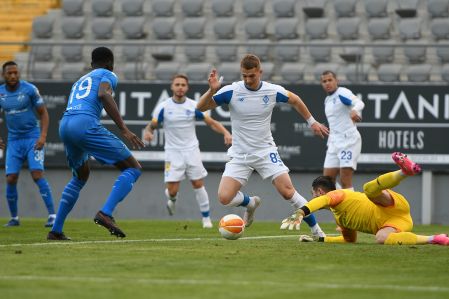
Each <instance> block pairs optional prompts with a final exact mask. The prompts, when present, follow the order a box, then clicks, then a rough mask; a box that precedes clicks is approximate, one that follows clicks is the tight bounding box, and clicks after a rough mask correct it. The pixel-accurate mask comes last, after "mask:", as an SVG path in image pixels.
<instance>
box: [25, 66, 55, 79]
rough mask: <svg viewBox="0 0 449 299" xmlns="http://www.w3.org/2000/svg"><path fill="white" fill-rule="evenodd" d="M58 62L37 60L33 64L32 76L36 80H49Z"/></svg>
mask: <svg viewBox="0 0 449 299" xmlns="http://www.w3.org/2000/svg"><path fill="white" fill-rule="evenodd" d="M55 67H56V63H55V62H53V61H35V62H34V63H32V65H31V71H30V73H31V77H32V79H35V80H48V79H52V78H53V72H54V70H55Z"/></svg>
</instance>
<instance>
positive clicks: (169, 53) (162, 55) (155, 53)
mask: <svg viewBox="0 0 449 299" xmlns="http://www.w3.org/2000/svg"><path fill="white" fill-rule="evenodd" d="M175 50H176V48H175V46H160V47H156V48H155V49H153V50H152V51H151V56H152V57H153V58H154V59H155V60H157V61H171V60H173V57H174V56H175Z"/></svg>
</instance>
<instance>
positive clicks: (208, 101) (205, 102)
mask: <svg viewBox="0 0 449 299" xmlns="http://www.w3.org/2000/svg"><path fill="white" fill-rule="evenodd" d="M207 82H208V83H209V89H208V90H207V91H206V92H205V93H204V94H203V95H202V96H201V98H200V100H199V101H198V104H197V105H196V108H197V109H198V110H200V111H202V112H204V111H207V110H210V109H213V108H215V107H217V103H215V101H214V100H213V99H212V96H213V95H214V94H215V93H216V92H217V91H218V90H219V89H220V87H221V82H220V80H219V78H218V72H217V70H216V69H212V71H211V72H210V74H209V78H208V79H207Z"/></svg>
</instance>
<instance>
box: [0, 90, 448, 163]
mask: <svg viewBox="0 0 449 299" xmlns="http://www.w3.org/2000/svg"><path fill="white" fill-rule="evenodd" d="M35 84H36V86H37V87H38V88H39V90H40V92H41V94H42V96H43V97H44V100H45V102H46V104H47V107H48V110H49V114H50V121H51V123H50V128H49V132H48V137H47V145H46V165H47V167H61V166H62V167H65V166H66V163H65V156H64V147H63V144H62V142H61V141H60V139H59V136H58V121H59V119H60V117H61V116H62V113H63V111H64V109H65V106H66V102H67V96H68V94H69V92H70V88H71V84H70V83H47V82H46V83H39V82H37V83H35ZM285 87H286V88H287V89H288V90H291V91H292V92H295V93H297V94H298V95H300V96H301V98H302V99H303V100H304V102H305V103H306V104H307V106H308V107H309V109H310V111H311V112H312V113H313V115H314V116H315V118H316V119H317V120H319V121H321V122H325V116H324V105H323V100H324V97H325V94H324V92H323V91H322V89H321V87H320V86H319V85H303V86H299V85H294V86H287V85H286V86H285ZM347 87H348V88H350V89H351V90H352V91H353V92H354V93H355V94H357V95H359V96H360V97H361V98H362V100H363V101H364V102H365V105H366V106H365V109H364V112H363V122H362V123H360V124H359V130H360V133H361V135H362V139H363V145H362V156H361V158H360V164H359V170H362V171H363V170H384V169H390V168H393V166H392V165H391V159H390V154H391V153H392V152H394V151H403V152H406V153H408V154H410V156H411V157H412V158H413V159H414V160H416V161H418V162H420V163H422V164H423V165H424V166H425V168H427V169H433V170H443V171H444V170H446V169H447V166H449V142H448V141H447V136H448V135H449V134H448V133H449V130H448V128H449V123H448V120H449V89H448V88H447V87H446V86H399V85H394V86H392V85H388V86H385V85H375V86H367V85H352V86H347ZM206 89H207V86H206V85H191V87H190V91H189V93H188V96H189V97H191V98H193V99H198V98H199V96H200V95H201V93H202V92H204V91H205V90H206ZM169 96H170V88H169V85H168V84H129V83H123V84H121V83H119V85H118V88H117V90H116V93H115V98H116V101H117V105H118V107H119V110H120V113H121V115H122V116H123V118H124V119H125V122H126V123H127V125H128V127H129V128H130V129H131V130H132V131H133V132H134V133H136V134H138V135H139V136H142V135H143V134H142V132H143V129H144V127H145V125H146V124H147V123H148V121H149V120H150V119H151V113H152V111H153V109H154V107H155V106H156V104H157V103H158V102H159V101H163V100H165V99H166V98H167V97H169ZM211 116H212V117H213V118H215V119H217V120H219V121H221V122H222V123H223V124H224V125H225V126H226V127H227V128H228V129H230V119H229V112H228V111H227V109H226V107H223V108H221V107H220V108H217V109H215V110H213V111H211ZM102 122H103V123H104V124H105V126H106V127H107V128H109V129H110V130H111V131H113V132H114V133H116V134H118V131H117V130H116V129H115V125H114V124H113V122H112V121H111V120H110V119H109V118H108V117H107V116H106V115H104V117H103V120H102ZM271 128H272V132H273V136H274V138H275V141H276V143H277V145H278V148H279V152H280V154H281V157H282V158H283V160H284V162H285V163H286V165H287V166H288V167H289V168H290V169H292V170H301V171H307V170H311V171H312V170H313V171H321V169H322V163H323V161H324V155H325V150H326V140H322V139H320V138H318V137H315V136H313V135H312V133H311V131H310V129H309V128H308V127H307V125H306V123H305V121H304V120H303V119H302V118H301V116H299V115H298V114H297V112H296V111H295V110H294V109H292V107H290V106H289V105H288V104H279V105H278V106H277V107H276V108H275V110H274V112H273V118H272V126H271ZM0 130H1V136H2V137H3V138H4V139H5V137H6V129H5V125H4V124H2V125H1V129H0ZM197 135H198V139H199V140H200V147H201V151H202V157H203V160H204V162H205V165H206V167H208V168H215V169H223V167H224V163H225V162H226V160H227V156H226V148H225V146H224V144H223V139H222V136H221V135H218V134H216V133H215V132H213V131H212V130H211V129H210V128H208V127H207V126H206V125H205V124H204V123H203V122H198V126H197ZM119 137H120V136H119ZM163 143H164V134H163V129H161V130H159V131H157V133H156V134H155V138H154V140H153V141H152V142H151V143H150V144H149V145H148V146H147V147H146V148H144V149H143V150H139V151H134V154H135V156H136V158H137V159H138V160H139V161H141V163H142V165H143V166H144V167H145V168H152V169H161V167H162V165H163V164H162V161H163V157H164V155H163ZM1 163H2V164H3V154H2V155H1Z"/></svg>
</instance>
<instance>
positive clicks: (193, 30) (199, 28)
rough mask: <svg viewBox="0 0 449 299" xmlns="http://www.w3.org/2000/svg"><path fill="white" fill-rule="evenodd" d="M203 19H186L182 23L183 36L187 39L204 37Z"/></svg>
mask: <svg viewBox="0 0 449 299" xmlns="http://www.w3.org/2000/svg"><path fill="white" fill-rule="evenodd" d="M205 25H206V19H205V18H201V17H200V18H186V19H184V22H183V23H182V29H183V31H184V36H185V37H186V38H187V39H201V38H203V37H204V27H205Z"/></svg>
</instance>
